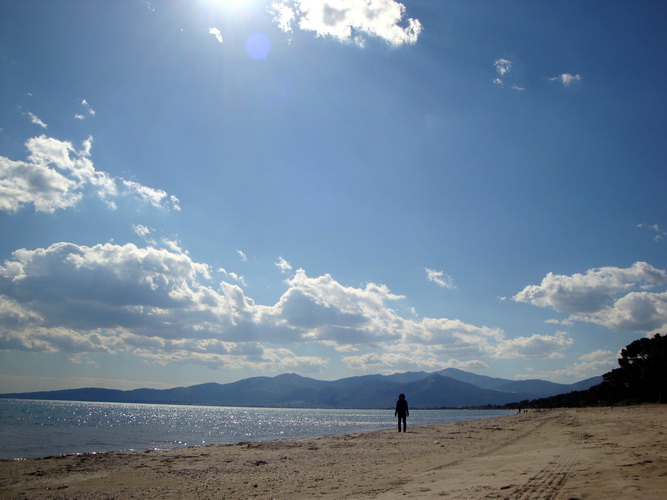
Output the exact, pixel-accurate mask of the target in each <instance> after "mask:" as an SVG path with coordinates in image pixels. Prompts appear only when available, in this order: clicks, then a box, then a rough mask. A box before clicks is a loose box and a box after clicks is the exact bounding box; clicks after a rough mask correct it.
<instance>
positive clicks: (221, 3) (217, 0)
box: [205, 0, 254, 11]
mask: <svg viewBox="0 0 667 500" xmlns="http://www.w3.org/2000/svg"><path fill="white" fill-rule="evenodd" d="M253 1H254V0H205V2H206V3H207V4H209V5H211V6H214V7H220V8H224V9H226V10H233V11H239V10H242V9H243V8H244V7H247V6H249V5H250V4H252V3H253Z"/></svg>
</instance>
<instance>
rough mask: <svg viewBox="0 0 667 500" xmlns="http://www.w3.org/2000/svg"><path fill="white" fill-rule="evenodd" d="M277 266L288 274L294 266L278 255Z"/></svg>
mask: <svg viewBox="0 0 667 500" xmlns="http://www.w3.org/2000/svg"><path fill="white" fill-rule="evenodd" d="M275 265H276V267H277V268H278V269H280V272H281V273H283V274H287V273H288V272H290V271H291V270H292V266H291V265H290V263H289V262H287V261H286V260H285V259H283V258H282V257H278V260H277V262H276V263H275Z"/></svg>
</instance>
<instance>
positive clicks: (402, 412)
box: [394, 394, 410, 432]
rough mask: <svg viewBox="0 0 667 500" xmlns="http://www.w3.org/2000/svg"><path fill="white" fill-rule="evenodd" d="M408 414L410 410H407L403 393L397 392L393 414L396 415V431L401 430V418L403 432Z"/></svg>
mask: <svg viewBox="0 0 667 500" xmlns="http://www.w3.org/2000/svg"><path fill="white" fill-rule="evenodd" d="M408 415H410V410H408V402H407V401H406V400H405V394H399V395H398V401H396V411H395V412H394V416H395V417H398V432H401V420H402V421H403V432H405V429H406V428H407V424H406V419H407V417H408Z"/></svg>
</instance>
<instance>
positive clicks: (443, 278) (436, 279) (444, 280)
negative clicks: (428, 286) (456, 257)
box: [424, 267, 456, 288]
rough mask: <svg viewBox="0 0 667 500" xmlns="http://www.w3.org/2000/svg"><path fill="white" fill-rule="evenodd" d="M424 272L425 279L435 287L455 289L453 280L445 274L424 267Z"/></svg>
mask: <svg viewBox="0 0 667 500" xmlns="http://www.w3.org/2000/svg"><path fill="white" fill-rule="evenodd" d="M424 271H426V277H427V278H428V280H429V281H432V282H433V283H435V284H436V285H438V286H441V287H443V288H456V285H455V284H454V280H453V279H452V277H451V276H449V275H447V274H445V273H444V272H443V271H436V270H434V269H430V268H428V267H425V268H424Z"/></svg>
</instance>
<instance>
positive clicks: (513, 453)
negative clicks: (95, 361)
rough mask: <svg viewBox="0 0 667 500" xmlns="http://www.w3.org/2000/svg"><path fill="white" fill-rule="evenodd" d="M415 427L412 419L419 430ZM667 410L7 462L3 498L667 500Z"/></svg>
mask: <svg viewBox="0 0 667 500" xmlns="http://www.w3.org/2000/svg"><path fill="white" fill-rule="evenodd" d="M409 425H410V420H409V419H408V426H409ZM666 442H667V405H645V406H637V407H611V408H606V407H605V408H583V409H554V410H547V411H541V412H536V411H531V412H529V413H512V414H510V415H506V416H501V417H494V418H486V419H481V420H470V421H464V422H456V423H449V424H437V425H431V426H423V427H408V430H407V432H406V433H397V432H396V430H395V429H394V430H388V429H387V430H378V431H370V432H363V433H352V434H338V435H331V436H327V437H320V438H311V439H303V440H277V441H263V442H241V443H237V444H230V445H222V444H221V445H217V444H216V445H210V444H209V445H202V446H195V447H190V448H179V449H173V450H160V451H151V450H146V451H143V452H137V451H135V452H131V453H120V452H108V453H99V454H83V455H63V456H58V457H50V458H42V459H27V460H4V461H2V462H0V498H91V499H95V498H132V497H133V498H179V497H186V498H193V497H199V498H221V499H223V498H229V499H232V498H234V499H236V498H239V499H240V498H260V499H271V498H276V499H287V498H289V499H293V498H297V499H298V498H304V499H305V498H313V497H318V498H380V499H386V500H391V499H397V498H406V497H408V498H434V497H441V498H452V499H454V498H485V497H488V498H524V499H527V498H531V499H532V498H581V499H583V498H638V499H639V498H642V499H652V498H656V499H657V498H662V497H664V491H667V447H666V446H665V443H666Z"/></svg>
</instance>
